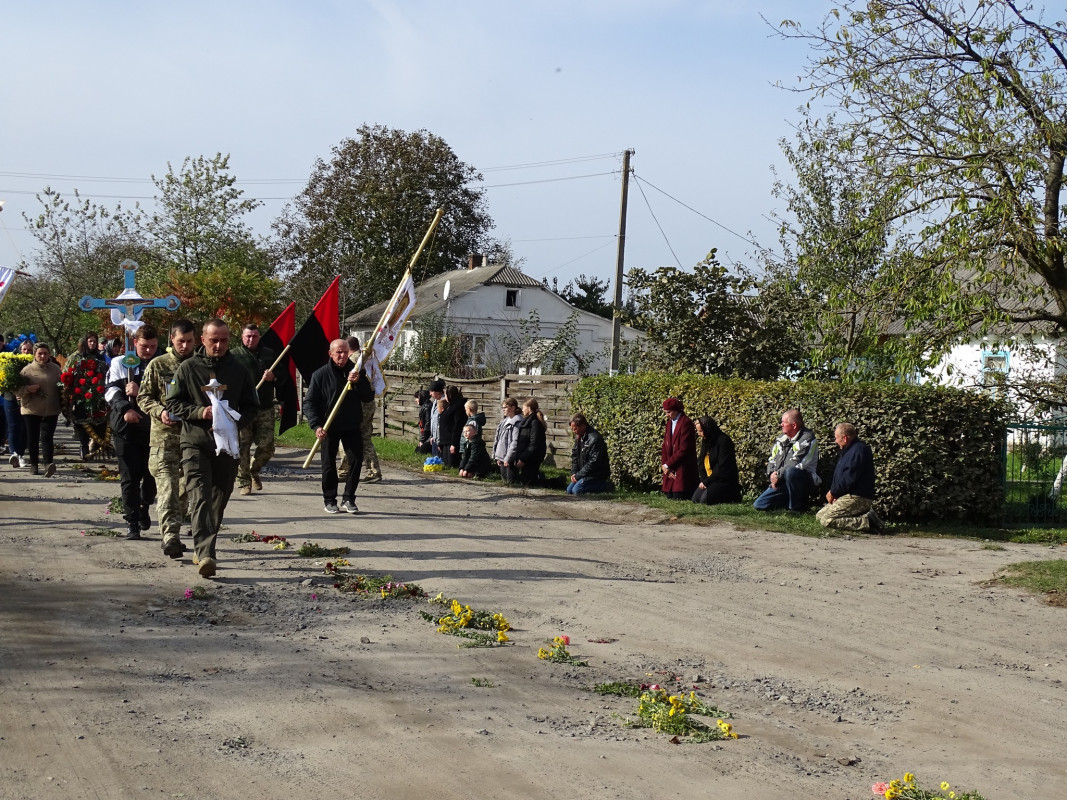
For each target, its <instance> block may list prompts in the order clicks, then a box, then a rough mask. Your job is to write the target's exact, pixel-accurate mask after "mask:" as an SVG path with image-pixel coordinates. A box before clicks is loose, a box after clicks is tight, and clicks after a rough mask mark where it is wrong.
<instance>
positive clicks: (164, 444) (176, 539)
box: [140, 319, 196, 558]
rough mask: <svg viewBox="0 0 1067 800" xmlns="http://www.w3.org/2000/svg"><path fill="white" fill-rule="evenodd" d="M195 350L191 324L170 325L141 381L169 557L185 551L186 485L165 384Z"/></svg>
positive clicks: (177, 422)
mask: <svg viewBox="0 0 1067 800" xmlns="http://www.w3.org/2000/svg"><path fill="white" fill-rule="evenodd" d="M195 347H196V332H195V330H194V328H193V323H192V322H191V321H190V320H187V319H179V320H178V321H177V322H175V323H174V324H173V325H171V326H170V349H169V351H168V352H166V353H164V354H163V355H160V356H157V357H156V358H154V359H152V361H151V362H149V364H148V366H147V367H146V368H145V372H144V377H143V378H142V379H141V394H140V400H141V410H142V411H144V412H145V413H146V414H148V416H149V417H150V418H151V420H152V432H151V434H150V438H149V448H150V449H149V456H148V470H149V472H151V473H152V477H154V478H155V479H156V513H157V514H158V515H159V530H160V533H161V534H162V535H163V553H164V554H165V555H168V556H170V557H171V558H181V556H182V554H183V553H184V552H185V549H186V548H185V545H184V544H182V541H181V537H180V533H181V527H182V519H183V518H184V517H185V484H184V481H182V477H181V466H182V464H181V462H182V451H181V445H180V443H179V437H180V435H181V429H182V428H181V421H180V420H177V419H175V418H174V417H172V416H171V414H170V412H169V411H167V407H166V405H165V403H166V399H167V385H168V384H169V383H170V382H171V379H172V378H173V377H174V373H175V372H176V371H177V370H178V365H179V364H180V363H181V362H182V361H184V360H185V359H187V358H188V357H189V356H191V355H192V354H193V349H194V348H195Z"/></svg>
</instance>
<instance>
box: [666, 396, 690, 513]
mask: <svg viewBox="0 0 1067 800" xmlns="http://www.w3.org/2000/svg"><path fill="white" fill-rule="evenodd" d="M663 411H664V412H665V413H666V414H667V427H666V429H665V430H664V432H663V447H661V448H660V455H661V461H662V466H661V471H662V472H663V487H662V488H663V493H664V494H665V495H667V497H669V498H670V499H672V500H688V499H690V498H691V497H692V496H693V490H694V489H695V488H696V485H697V450H696V430H695V429H694V428H693V421H692V420H691V419H689V417H687V416H686V415H685V410H684V408H683V407H682V401H681V400H679V399H678V398H677V397H668V398H667V399H666V400H664V401H663Z"/></svg>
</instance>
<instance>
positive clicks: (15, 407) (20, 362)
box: [3, 339, 33, 468]
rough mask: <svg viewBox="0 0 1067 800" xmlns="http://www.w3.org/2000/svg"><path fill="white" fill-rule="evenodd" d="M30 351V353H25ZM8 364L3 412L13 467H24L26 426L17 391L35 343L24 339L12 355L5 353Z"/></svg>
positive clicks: (4, 372)
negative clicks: (16, 394) (23, 369)
mask: <svg viewBox="0 0 1067 800" xmlns="http://www.w3.org/2000/svg"><path fill="white" fill-rule="evenodd" d="M24 349H25V350H29V352H28V353H27V352H24ZM3 357H4V358H5V359H6V360H7V362H6V363H5V364H4V367H3V393H4V399H3V410H4V417H5V419H6V421H7V446H8V452H10V454H11V457H10V459H9V460H10V462H11V466H13V467H15V468H18V467H21V466H23V464H22V456H23V454H24V453H25V452H26V425H25V424H24V423H23V422H22V412H21V410H20V409H19V400H18V397H16V396H15V391H16V390H17V389H18V388H19V386H21V385H22V384H23V382H24V378H23V377H22V368H23V367H25V366H26V365H28V364H30V363H32V362H33V342H32V341H30V340H29V339H23V340H22V342H20V343H19V345H18V347H16V348H15V349H14V350H13V351H12V352H11V353H4V356H3Z"/></svg>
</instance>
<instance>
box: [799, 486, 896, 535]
mask: <svg viewBox="0 0 1067 800" xmlns="http://www.w3.org/2000/svg"><path fill="white" fill-rule="evenodd" d="M872 517H873V519H872ZM815 519H817V520H819V524H821V525H822V526H823V527H824V528H840V529H841V530H846V531H869V530H872V529H874V530H877V529H879V528H881V521H880V520H879V519H878V517H877V516H874V501H873V500H871V499H869V498H867V497H860V496H859V495H855V494H846V495H842V496H841V497H838V498H837V499H836V500H834V502H832V503H827V504H826V505H824V506H823V507H822V508H820V509H819V510H818V511H817V512H816V513H815Z"/></svg>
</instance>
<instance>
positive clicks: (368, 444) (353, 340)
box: [337, 336, 382, 483]
mask: <svg viewBox="0 0 1067 800" xmlns="http://www.w3.org/2000/svg"><path fill="white" fill-rule="evenodd" d="M348 347H349V348H350V349H351V350H352V355H351V356H349V360H350V361H351V362H352V363H353V364H356V363H357V362H358V361H359V357H360V350H361V349H360V345H359V339H358V338H357V337H355V336H349V337H348ZM377 405H378V404H377V401H376V400H375V399H374V398H371V399H370V400H368V401H367V402H366V403H363V423H362V425H360V431H359V435H360V437H362V439H363V468H364V469H365V470H366V471H367V472H366V474H365V475H364V476H363V482H364V483H380V482H381V480H382V465H381V462H379V461H378V451H377V450H375V449H374V440H373V439H372V438H371V437H372V436H374V413H375V411H377ZM348 470H349V464H348V456H345V457H344V458H343V459H342V460H341V468H340V469H339V470H338V471H337V474H338V477H339V478H342V479H343V478H346V477H347V476H348Z"/></svg>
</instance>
